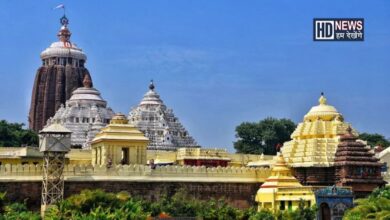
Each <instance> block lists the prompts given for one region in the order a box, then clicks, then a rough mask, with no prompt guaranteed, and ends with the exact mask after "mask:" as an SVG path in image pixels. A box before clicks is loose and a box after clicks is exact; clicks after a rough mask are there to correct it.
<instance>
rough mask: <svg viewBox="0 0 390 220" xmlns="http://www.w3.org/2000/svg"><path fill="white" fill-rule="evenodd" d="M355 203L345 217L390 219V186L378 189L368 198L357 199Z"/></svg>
mask: <svg viewBox="0 0 390 220" xmlns="http://www.w3.org/2000/svg"><path fill="white" fill-rule="evenodd" d="M355 205H356V206H355V207H354V208H352V209H350V210H348V211H347V212H346V213H345V215H344V218H343V219H345V220H360V219H380V220H385V219H390V186H386V187H384V188H378V189H376V190H375V191H374V192H372V193H371V195H370V196H369V197H368V198H365V199H358V200H356V201H355Z"/></svg>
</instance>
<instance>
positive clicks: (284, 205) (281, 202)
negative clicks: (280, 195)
mask: <svg viewBox="0 0 390 220" xmlns="http://www.w3.org/2000/svg"><path fill="white" fill-rule="evenodd" d="M279 209H280V210H285V209H286V202H285V201H280V208H279Z"/></svg>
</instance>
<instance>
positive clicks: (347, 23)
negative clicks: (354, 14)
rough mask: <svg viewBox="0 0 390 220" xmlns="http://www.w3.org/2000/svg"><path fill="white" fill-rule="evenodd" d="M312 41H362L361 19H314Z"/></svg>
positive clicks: (362, 21) (362, 22)
mask: <svg viewBox="0 0 390 220" xmlns="http://www.w3.org/2000/svg"><path fill="white" fill-rule="evenodd" d="M313 26H314V27H313V30H314V32H313V40H314V41H364V19H363V18H314V19H313Z"/></svg>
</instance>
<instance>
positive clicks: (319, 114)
mask: <svg viewBox="0 0 390 220" xmlns="http://www.w3.org/2000/svg"><path fill="white" fill-rule="evenodd" d="M318 102H319V105H317V106H313V107H312V108H311V109H310V111H309V112H308V113H307V114H306V115H305V117H304V119H305V120H315V119H317V118H321V119H322V120H325V121H330V120H333V119H334V118H335V117H341V114H340V113H339V112H338V111H337V110H336V108H335V107H333V106H331V105H328V104H327V103H326V98H325V97H324V95H323V94H321V97H320V98H319V100H318Z"/></svg>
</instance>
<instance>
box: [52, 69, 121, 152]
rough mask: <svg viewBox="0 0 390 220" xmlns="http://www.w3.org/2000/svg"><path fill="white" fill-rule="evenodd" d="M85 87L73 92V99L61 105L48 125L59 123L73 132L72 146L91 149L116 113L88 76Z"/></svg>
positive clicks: (84, 81) (85, 79)
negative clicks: (94, 140) (92, 143)
mask: <svg viewBox="0 0 390 220" xmlns="http://www.w3.org/2000/svg"><path fill="white" fill-rule="evenodd" d="M83 84H84V87H80V88H78V89H76V90H75V91H74V92H73V95H72V97H71V98H70V99H69V100H68V101H67V102H66V104H65V106H64V105H61V107H60V108H59V109H58V111H57V112H56V114H55V115H54V116H53V117H52V118H50V119H49V121H48V124H51V123H59V124H62V125H63V126H64V127H66V128H68V129H69V130H71V131H72V135H71V144H72V146H77V147H83V148H86V149H88V148H90V142H91V141H92V139H93V138H94V137H95V135H96V134H97V133H98V132H99V130H100V129H101V128H103V127H104V126H106V124H107V123H108V122H109V121H110V119H111V118H112V116H113V115H114V112H113V111H112V109H111V108H109V107H107V102H106V101H105V100H104V99H103V98H102V97H101V96H100V92H99V91H98V90H97V89H95V88H92V83H91V79H90V78H89V75H86V76H85V78H84V80H83Z"/></svg>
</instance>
